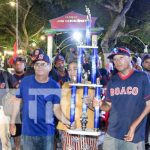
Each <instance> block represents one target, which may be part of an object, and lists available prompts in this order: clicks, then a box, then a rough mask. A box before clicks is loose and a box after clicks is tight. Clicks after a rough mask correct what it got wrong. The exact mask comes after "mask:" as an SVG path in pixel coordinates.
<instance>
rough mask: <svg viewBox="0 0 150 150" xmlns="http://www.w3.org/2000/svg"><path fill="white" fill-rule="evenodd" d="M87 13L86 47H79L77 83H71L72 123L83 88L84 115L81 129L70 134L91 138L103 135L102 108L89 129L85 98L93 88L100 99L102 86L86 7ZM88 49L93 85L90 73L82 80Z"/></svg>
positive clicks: (97, 112)
mask: <svg viewBox="0 0 150 150" xmlns="http://www.w3.org/2000/svg"><path fill="white" fill-rule="evenodd" d="M86 12H87V21H86V45H80V46H78V47H77V48H78V58H77V67H78V69H77V83H75V82H74V83H71V84H70V86H71V107H70V122H71V123H72V122H74V121H75V106H76V88H77V87H82V88H83V98H82V100H83V103H82V114H81V117H80V122H81V129H75V130H68V131H67V132H68V133H69V134H78V135H90V136H98V135H100V134H101V132H100V131H99V125H100V108H99V107H95V108H94V120H93V122H94V129H87V128H86V125H87V123H88V115H87V105H86V104H85V103H84V98H85V97H86V96H88V88H89V87H90V88H93V89H94V90H95V97H96V98H97V99H100V95H101V88H102V85H100V84H99V81H98V80H97V79H96V67H97V65H96V64H97V63H96V61H97V56H98V47H97V46H96V45H92V46H91V32H90V28H91V14H90V10H89V8H87V7H86ZM87 49H92V54H91V62H92V66H91V72H90V75H91V83H88V82H87V78H88V74H89V71H88V72H86V73H85V74H84V80H83V79H82V71H83V69H82V61H83V53H84V52H85V51H87Z"/></svg>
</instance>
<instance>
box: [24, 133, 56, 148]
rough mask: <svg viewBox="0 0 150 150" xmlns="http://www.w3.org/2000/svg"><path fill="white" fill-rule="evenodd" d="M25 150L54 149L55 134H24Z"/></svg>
mask: <svg viewBox="0 0 150 150" xmlns="http://www.w3.org/2000/svg"><path fill="white" fill-rule="evenodd" d="M23 150H54V136H53V135H52V136H23Z"/></svg>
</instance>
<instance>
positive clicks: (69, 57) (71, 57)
mask: <svg viewBox="0 0 150 150" xmlns="http://www.w3.org/2000/svg"><path fill="white" fill-rule="evenodd" d="M65 59H66V63H67V64H68V63H70V62H72V61H75V60H77V50H76V48H75V47H70V49H69V52H67V53H66V57H65Z"/></svg>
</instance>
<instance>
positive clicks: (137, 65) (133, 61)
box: [132, 56, 142, 71]
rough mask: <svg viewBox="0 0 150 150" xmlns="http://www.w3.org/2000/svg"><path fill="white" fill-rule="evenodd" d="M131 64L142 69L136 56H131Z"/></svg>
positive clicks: (137, 68)
mask: <svg viewBox="0 0 150 150" xmlns="http://www.w3.org/2000/svg"><path fill="white" fill-rule="evenodd" d="M132 64H133V68H135V69H136V70H140V71H142V66H141V65H139V63H138V58H137V57H136V56H134V57H132Z"/></svg>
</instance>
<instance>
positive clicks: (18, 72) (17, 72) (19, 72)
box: [15, 71, 24, 74]
mask: <svg viewBox="0 0 150 150" xmlns="http://www.w3.org/2000/svg"><path fill="white" fill-rule="evenodd" d="M15 72H16V74H23V73H24V71H15Z"/></svg>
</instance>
